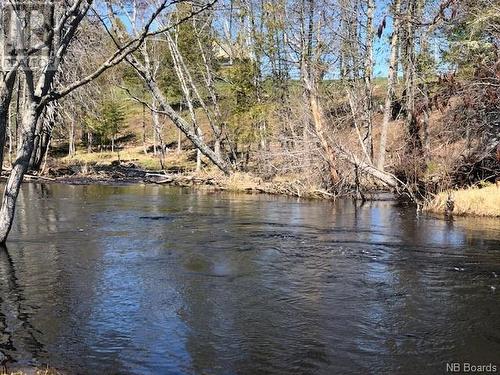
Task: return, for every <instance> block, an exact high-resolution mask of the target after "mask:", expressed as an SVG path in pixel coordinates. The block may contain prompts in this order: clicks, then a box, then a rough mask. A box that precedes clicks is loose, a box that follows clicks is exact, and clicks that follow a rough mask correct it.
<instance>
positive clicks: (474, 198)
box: [425, 185, 500, 217]
mask: <svg viewBox="0 0 500 375" xmlns="http://www.w3.org/2000/svg"><path fill="white" fill-rule="evenodd" d="M450 194H451V196H452V197H453V200H454V209H453V214H455V215H476V216H493V217H500V188H497V187H496V186H495V185H488V186H486V187H483V188H477V187H472V188H468V189H461V190H452V191H444V192H442V193H439V194H438V195H437V196H436V197H434V199H433V200H432V201H431V202H429V203H428V204H427V205H426V206H425V210H426V211H430V212H437V213H444V212H445V209H446V202H447V200H448V196H449V195H450Z"/></svg>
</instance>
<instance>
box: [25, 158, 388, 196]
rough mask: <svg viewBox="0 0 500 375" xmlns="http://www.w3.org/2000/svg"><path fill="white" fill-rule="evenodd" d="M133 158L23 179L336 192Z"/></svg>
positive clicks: (59, 167)
mask: <svg viewBox="0 0 500 375" xmlns="http://www.w3.org/2000/svg"><path fill="white" fill-rule="evenodd" d="M141 164H142V163H139V162H136V161H135V160H134V161H119V160H112V161H109V160H106V161H104V160H103V161H100V162H95V161H93V162H90V163H86V162H82V161H81V160H76V161H74V162H73V163H68V162H67V163H57V164H56V163H54V164H49V166H48V167H47V168H46V169H45V171H44V173H43V174H40V175H30V174H28V175H26V176H25V181H43V182H49V183H51V182H53V183H63V184H72V185H89V184H104V185H106V184H113V185H116V184H136V183H144V184H157V185H170V186H177V187H185V188H190V187H191V188H197V189H206V190H211V191H228V192H239V193H249V194H259V193H263V194H272V195H284V196H290V197H298V198H307V199H327V200H334V199H335V198H337V197H339V195H335V194H332V193H330V192H328V191H325V190H323V189H321V188H319V187H317V186H315V185H314V184H313V183H308V182H307V181H305V180H304V179H301V178H300V176H293V175H289V176H275V177H273V178H272V179H269V180H264V179H263V178H261V177H259V176H256V175H254V174H252V173H249V172H235V173H233V174H231V175H230V176H226V175H224V174H223V173H222V172H220V171H219V170H216V169H204V170H203V171H201V172H194V171H193V170H192V169H191V168H184V166H183V165H182V164H171V165H169V166H167V167H166V168H165V171H161V170H158V169H156V168H155V169H147V168H144V166H143V165H141ZM364 197H365V199H367V200H381V199H382V200H387V199H391V200H392V199H395V197H394V196H393V195H392V194H391V193H390V192H388V191H384V190H382V189H376V188H372V189H371V190H368V189H367V190H365V191H364Z"/></svg>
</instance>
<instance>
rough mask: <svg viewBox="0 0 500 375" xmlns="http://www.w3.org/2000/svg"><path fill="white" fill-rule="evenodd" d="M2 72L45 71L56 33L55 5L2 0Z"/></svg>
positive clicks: (41, 2)
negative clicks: (24, 68) (51, 40)
mask: <svg viewBox="0 0 500 375" xmlns="http://www.w3.org/2000/svg"><path fill="white" fill-rule="evenodd" d="M0 2H1V31H2V32H1V36H0V37H1V39H0V43H1V53H2V61H1V63H2V69H3V70H4V71H8V70H12V69H13V68H14V67H21V66H24V67H29V69H31V70H33V69H45V68H47V64H48V61H49V60H48V56H49V46H48V43H47V40H48V38H50V37H51V34H52V33H53V30H52V29H51V28H52V27H53V24H52V21H53V19H54V14H53V12H54V6H53V3H52V1H47V2H44V1H37V0H0Z"/></svg>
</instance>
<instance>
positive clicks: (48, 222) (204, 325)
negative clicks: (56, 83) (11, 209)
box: [0, 184, 500, 374]
mask: <svg viewBox="0 0 500 375" xmlns="http://www.w3.org/2000/svg"><path fill="white" fill-rule="evenodd" d="M0 350H1V351H2V352H3V353H5V354H7V355H9V356H10V357H12V358H13V359H14V360H15V361H16V364H17V365H18V366H37V365H41V364H49V365H51V366H54V367H55V368H58V369H61V370H62V371H65V372H67V373H70V374H72V373H79V374H184V373H187V374H236V373H237V374H263V373H268V374H292V373H300V374H332V373H346V374H348V373H352V374H360V373H377V374H380V373H399V374H431V373H444V372H445V370H446V367H445V366H446V363H450V362H469V363H474V364H488V363H493V364H496V366H497V370H498V368H499V365H500V220H498V219H481V218H455V220H453V221H445V220H442V219H440V218H434V217H432V216H429V215H423V214H421V215H417V214H416V212H415V209H413V208H412V207H405V206H401V205H398V204H396V203H395V202H390V201H378V202H367V203H365V204H364V205H362V206H361V205H359V204H357V205H356V204H354V203H353V202H352V201H350V200H342V201H337V202H336V203H332V202H324V201H307V200H297V199H289V198H284V197H272V196H266V195H244V194H228V193H207V192H201V191H192V190H182V189H175V188H168V187H162V186H151V185H147V186H142V185H134V186H69V185H58V184H48V185H45V184H25V185H24V186H23V187H22V191H21V193H20V197H19V204H18V211H17V216H16V221H15V223H14V226H13V230H12V233H11V236H10V239H9V242H8V248H7V249H6V250H5V251H1V250H0Z"/></svg>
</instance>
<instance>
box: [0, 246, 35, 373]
mask: <svg viewBox="0 0 500 375" xmlns="http://www.w3.org/2000/svg"><path fill="white" fill-rule="evenodd" d="M0 281H1V284H0V292H1V293H0V352H2V353H3V355H4V356H5V357H6V359H7V361H6V364H7V365H8V363H9V362H16V361H17V360H15V359H14V358H18V359H20V361H21V362H24V363H23V364H24V365H28V364H35V363H34V362H33V361H32V359H33V358H37V357H38V356H39V355H40V353H41V352H42V351H43V345H42V344H41V343H40V342H39V341H38V340H37V338H36V334H42V332H39V331H38V332H37V330H36V329H35V328H34V327H33V326H32V325H31V323H30V316H29V314H27V313H26V312H25V311H24V309H23V304H24V303H25V299H24V297H23V291H22V288H21V287H20V286H19V282H18V278H17V276H16V268H15V265H14V262H13V260H12V257H11V256H10V254H9V250H8V249H7V247H6V246H5V245H0Z"/></svg>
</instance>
